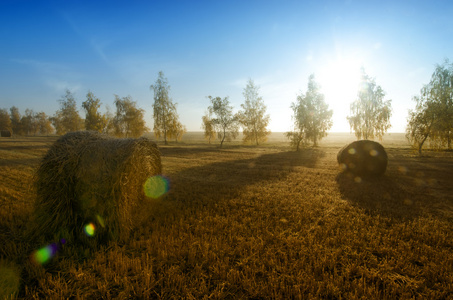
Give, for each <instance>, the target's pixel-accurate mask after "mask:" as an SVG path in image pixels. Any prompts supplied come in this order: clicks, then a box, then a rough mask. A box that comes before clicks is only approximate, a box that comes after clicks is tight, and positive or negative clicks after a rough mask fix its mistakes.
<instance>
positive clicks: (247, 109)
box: [238, 79, 271, 145]
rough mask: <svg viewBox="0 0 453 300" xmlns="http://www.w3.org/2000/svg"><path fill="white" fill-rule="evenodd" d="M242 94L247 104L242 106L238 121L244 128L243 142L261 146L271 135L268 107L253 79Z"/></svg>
mask: <svg viewBox="0 0 453 300" xmlns="http://www.w3.org/2000/svg"><path fill="white" fill-rule="evenodd" d="M242 94H243V95H244V98H245V102H244V103H243V104H241V107H242V110H241V111H239V112H238V120H239V123H240V124H241V126H242V128H243V131H242V132H243V135H244V137H243V140H244V142H254V143H255V144H256V145H259V143H261V142H265V141H266V140H267V136H268V135H269V134H270V133H271V132H270V130H269V129H267V126H268V125H269V120H270V116H269V115H268V114H266V105H264V102H263V98H262V97H261V96H260V95H259V87H258V86H256V85H255V83H254V82H253V80H252V79H249V81H248V82H247V86H246V87H245V88H244V91H243V93H242Z"/></svg>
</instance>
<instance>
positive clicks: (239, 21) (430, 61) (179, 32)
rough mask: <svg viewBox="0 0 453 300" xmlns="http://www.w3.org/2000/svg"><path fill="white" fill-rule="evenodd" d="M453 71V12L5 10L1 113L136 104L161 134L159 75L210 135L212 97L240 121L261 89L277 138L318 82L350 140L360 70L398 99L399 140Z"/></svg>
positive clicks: (450, 8)
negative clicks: (64, 102) (440, 76)
mask: <svg viewBox="0 0 453 300" xmlns="http://www.w3.org/2000/svg"><path fill="white" fill-rule="evenodd" d="M446 58H449V59H450V60H453V1H449V0H445V1H363V0H362V1H354V0H349V1H284V0H283V1H247V0H243V1H215V0H213V1H9V0H2V1H0V108H7V109H9V108H10V107H11V106H13V105H15V106H17V107H18V108H19V110H20V112H21V113H22V114H24V112H25V109H26V108H30V109H33V110H34V111H35V112H38V111H44V112H46V113H47V114H48V115H53V114H54V113H55V111H56V110H58V109H59V103H58V99H60V98H61V96H63V95H64V93H65V89H69V90H70V91H72V92H74V94H75V98H76V100H77V103H78V106H79V109H80V113H81V115H82V116H84V113H83V111H82V109H81V104H82V102H83V101H84V100H85V99H86V93H87V92H88V91H92V92H93V93H94V94H95V96H97V97H98V98H100V99H101V101H102V103H103V105H102V110H104V111H105V109H106V106H109V107H110V110H111V111H114V105H113V100H114V95H115V94H116V95H118V96H120V97H125V96H128V95H130V96H131V97H132V99H133V100H134V101H137V104H138V106H139V107H140V108H143V109H145V110H146V114H145V118H146V121H147V124H148V127H150V128H151V129H152V125H153V120H152V103H153V93H152V91H151V90H150V89H149V87H150V85H151V84H153V83H154V82H155V81H156V79H157V75H158V72H159V71H161V70H162V71H163V72H164V74H165V75H166V77H167V78H168V81H169V84H170V85H171V91H170V96H171V97H172V99H173V101H174V102H177V103H178V106H177V109H178V113H179V115H180V119H181V122H182V123H183V124H184V125H186V127H187V129H188V130H189V131H198V130H201V117H202V115H203V114H204V111H205V110H206V108H207V107H208V106H209V104H210V103H209V100H208V99H207V98H206V96H208V95H211V96H214V97H215V96H220V97H226V96H229V99H230V101H231V103H232V105H233V106H234V108H235V111H237V110H239V108H240V104H241V103H243V102H244V98H243V95H242V91H243V89H244V87H245V86H246V81H247V80H248V79H249V78H251V79H253V80H254V81H255V83H256V84H257V85H259V86H260V94H261V96H262V97H263V100H264V102H265V104H266V105H267V109H268V113H269V114H270V116H271V122H270V129H271V130H272V131H274V132H278V131H288V130H290V129H291V115H292V111H291V109H290V105H291V103H292V102H294V101H295V100H296V96H297V95H298V94H300V92H305V91H306V88H307V81H308V76H309V75H310V74H311V73H314V74H315V76H316V79H317V81H318V82H319V83H320V84H321V86H322V88H323V92H324V94H325V96H326V101H327V102H328V104H329V107H330V108H332V109H333V110H334V116H333V121H334V125H333V127H332V129H331V131H336V132H338V131H342V132H349V131H350V128H349V125H348V123H347V120H346V116H347V115H348V114H349V105H350V103H351V102H352V101H353V100H354V98H355V95H356V92H357V80H358V78H357V76H358V72H359V69H360V67H361V66H363V67H364V68H365V71H366V72H367V74H369V75H370V76H371V77H374V78H375V79H376V83H377V84H378V85H380V86H381V87H382V88H383V89H384V91H385V92H386V99H392V107H393V116H392V119H391V123H392V128H391V129H390V131H391V132H404V131H405V127H406V118H407V114H408V110H409V109H411V108H413V107H414V102H413V101H412V97H413V96H414V95H417V94H418V93H419V91H420V89H421V88H422V86H423V84H426V83H428V82H429V80H430V77H431V74H432V72H433V70H434V67H435V65H436V64H441V63H443V61H444V59H446Z"/></svg>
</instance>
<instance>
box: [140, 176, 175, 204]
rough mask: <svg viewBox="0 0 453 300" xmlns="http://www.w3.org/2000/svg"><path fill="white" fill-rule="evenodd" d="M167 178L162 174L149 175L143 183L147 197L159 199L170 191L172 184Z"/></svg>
mask: <svg viewBox="0 0 453 300" xmlns="http://www.w3.org/2000/svg"><path fill="white" fill-rule="evenodd" d="M169 185H170V184H169V181H168V179H167V178H165V177H162V176H160V175H158V176H153V177H149V178H148V179H147V180H146V182H145V184H144V185H143V190H144V192H145V195H146V197H149V198H153V199H157V198H159V197H161V196H163V195H164V194H165V193H167V192H168V190H169V188H170V186H169Z"/></svg>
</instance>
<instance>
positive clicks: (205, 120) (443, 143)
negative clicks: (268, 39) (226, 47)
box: [0, 60, 453, 153]
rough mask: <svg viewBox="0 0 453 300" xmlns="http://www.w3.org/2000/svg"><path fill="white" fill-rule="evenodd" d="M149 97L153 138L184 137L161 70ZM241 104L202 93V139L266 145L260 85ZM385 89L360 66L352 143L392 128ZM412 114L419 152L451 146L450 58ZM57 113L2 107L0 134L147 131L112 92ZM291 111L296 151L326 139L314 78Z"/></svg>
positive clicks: (68, 98) (327, 118)
mask: <svg viewBox="0 0 453 300" xmlns="http://www.w3.org/2000/svg"><path fill="white" fill-rule="evenodd" d="M150 89H151V90H152V91H153V93H154V103H153V119H154V126H153V131H154V135H155V137H156V138H157V139H163V141H164V143H165V144H167V143H168V141H169V140H172V139H174V140H175V141H179V140H181V138H182V136H183V135H184V134H185V133H186V132H187V129H186V127H185V126H184V125H183V124H182V123H181V122H180V120H179V115H178V112H177V103H174V102H173V100H172V99H171V98H170V85H169V84H168V80H167V78H165V76H164V73H163V72H162V71H160V72H159V73H158V78H157V80H156V82H155V83H154V84H152V85H151V86H150ZM242 94H243V96H244V103H243V104H241V109H240V110H239V111H238V112H237V113H233V109H234V108H233V106H231V104H230V101H229V97H228V96H227V97H224V98H222V97H218V96H216V97H213V96H207V99H209V102H210V105H209V106H208V107H207V109H206V111H205V113H204V115H203V116H202V120H201V121H202V125H201V128H202V129H203V131H204V137H205V138H206V140H207V141H208V142H209V143H211V141H213V140H215V139H218V141H219V143H220V147H222V145H223V143H224V142H225V141H231V140H233V139H235V138H236V137H237V136H238V134H239V129H240V128H242V133H243V142H244V143H253V144H256V145H259V144H260V143H263V142H266V140H267V137H268V136H269V135H270V133H271V131H270V130H269V129H268V125H269V121H270V115H269V114H267V112H266V110H267V107H266V105H265V104H264V101H263V98H262V97H261V96H260V94H259V86H257V85H255V83H254V81H253V80H252V79H249V80H248V81H247V84H246V86H245V88H244V90H243V93H242ZM384 98H385V91H384V90H383V89H382V87H381V86H379V85H377V84H376V82H375V79H374V78H371V77H370V76H368V75H367V74H366V73H365V70H364V69H363V68H362V69H361V80H360V83H359V86H358V91H357V96H356V99H355V100H354V101H353V102H352V103H351V104H350V115H349V116H347V120H348V122H349V125H350V127H351V131H354V133H355V135H356V137H357V139H375V138H378V139H379V140H382V137H383V135H384V134H385V133H386V132H387V130H388V129H389V128H390V127H391V124H390V117H391V115H392V107H391V102H392V101H391V100H385V99H384ZM413 100H414V101H415V103H416V105H415V109H413V110H410V111H409V116H408V123H407V128H406V137H407V139H408V140H409V142H410V143H411V144H412V145H413V146H414V147H415V148H417V149H418V151H419V152H420V153H421V151H422V148H423V146H424V145H426V144H429V146H430V147H431V148H437V149H440V148H447V149H451V141H452V138H453V131H452V127H453V64H450V63H449V61H448V60H445V62H444V63H443V64H442V65H436V67H435V70H434V73H433V74H432V77H431V80H430V82H429V83H428V84H426V85H424V86H423V88H422V89H421V90H420V95H419V96H415V97H414V98H413ZM58 101H59V103H60V109H59V110H58V111H57V112H56V113H55V114H54V115H53V116H47V115H46V114H45V113H44V112H34V111H33V110H30V109H26V110H25V114H24V115H23V116H21V115H20V113H19V110H18V108H17V107H15V106H13V107H11V109H10V112H8V110H7V109H0V129H1V130H2V131H3V130H9V131H10V132H11V133H13V134H14V135H36V134H41V135H47V134H50V133H53V132H55V133H56V134H58V135H62V134H65V133H67V132H70V131H77V130H83V129H85V130H95V131H98V132H102V133H106V134H111V135H115V136H118V137H138V136H141V135H142V134H143V133H145V132H147V131H149V128H147V127H146V122H145V120H144V113H145V111H144V110H143V109H141V108H138V107H137V103H136V102H135V101H133V100H132V98H131V97H130V96H127V97H123V98H121V97H119V96H117V95H115V101H114V105H115V108H116V111H115V112H113V113H112V112H110V110H109V109H108V107H107V112H106V113H101V112H100V111H99V109H100V107H101V104H102V103H101V101H100V100H99V99H98V98H97V97H96V96H95V95H94V94H93V93H92V92H88V93H87V95H86V100H85V101H84V102H83V103H82V108H83V110H84V111H85V118H84V119H83V118H82V117H81V116H80V114H79V111H78V109H77V103H76V101H75V99H74V96H73V94H72V93H71V92H70V91H69V90H66V94H65V95H64V96H63V97H62V98H61V99H60V100H58ZM291 109H292V111H293V115H292V128H291V130H290V131H288V132H286V133H285V135H286V137H287V138H288V139H289V141H290V144H291V145H292V146H293V147H294V148H295V149H296V150H299V149H300V148H301V147H306V146H307V145H308V144H310V143H312V145H313V146H317V145H318V142H319V141H320V140H321V139H322V138H323V137H325V136H326V135H327V132H328V130H329V129H330V128H331V127H332V125H333V123H332V115H333V111H332V110H331V109H329V107H328V104H327V103H326V102H325V99H324V95H323V94H322V93H321V87H320V85H319V84H318V83H317V82H316V80H315V75H314V74H311V75H310V76H309V77H308V85H307V90H306V92H305V93H301V94H300V95H297V97H296V101H295V102H293V103H292V104H291Z"/></svg>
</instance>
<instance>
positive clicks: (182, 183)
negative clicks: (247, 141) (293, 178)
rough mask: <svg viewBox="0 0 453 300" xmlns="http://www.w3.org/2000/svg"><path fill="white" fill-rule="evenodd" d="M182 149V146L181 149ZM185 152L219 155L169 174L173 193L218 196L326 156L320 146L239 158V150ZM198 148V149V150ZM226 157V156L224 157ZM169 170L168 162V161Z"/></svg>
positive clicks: (282, 176) (275, 177)
mask: <svg viewBox="0 0 453 300" xmlns="http://www.w3.org/2000/svg"><path fill="white" fill-rule="evenodd" d="M174 151H176V150H174V149H162V155H163V157H165V156H167V157H168V156H170V155H176V153H175V152H174ZM178 151H181V152H182V149H181V150H178ZM184 151H187V152H185V153H181V152H179V153H178V154H177V156H178V158H181V157H184V156H185V155H186V154H187V153H189V152H195V153H197V155H201V157H199V159H202V160H204V161H209V160H210V157H209V155H208V156H205V155H206V154H207V153H206V151H208V152H212V153H211V154H210V155H213V156H215V158H216V159H214V160H213V162H212V163H209V162H207V163H203V162H202V163H200V164H199V165H197V166H191V167H188V168H186V169H182V170H175V171H174V172H171V173H169V174H166V176H168V177H169V178H170V182H171V186H172V188H171V191H172V193H171V194H172V195H173V197H175V198H179V197H182V198H184V199H192V200H196V199H200V198H206V200H209V199H211V201H212V200H216V198H220V197H234V194H235V193H237V192H240V189H241V188H242V187H244V186H248V185H253V184H257V183H260V182H263V181H274V182H275V181H279V180H283V179H285V178H286V176H287V175H288V173H290V172H291V171H293V170H294V169H295V168H297V167H306V168H314V167H315V165H316V162H317V161H318V159H320V158H322V157H323V156H325V152H324V151H323V150H320V149H305V150H303V151H299V152H295V151H284V152H274V153H268V154H261V155H259V152H258V153H256V152H255V153H254V156H253V157H250V156H252V155H250V152H249V153H248V155H249V157H250V158H246V159H235V158H237V157H240V155H239V154H237V153H235V152H228V151H223V150H218V149H214V150H209V149H206V148H202V149H188V150H184ZM197 151H198V152H197ZM222 157H223V158H225V160H223V161H222ZM164 170H165V165H164Z"/></svg>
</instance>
